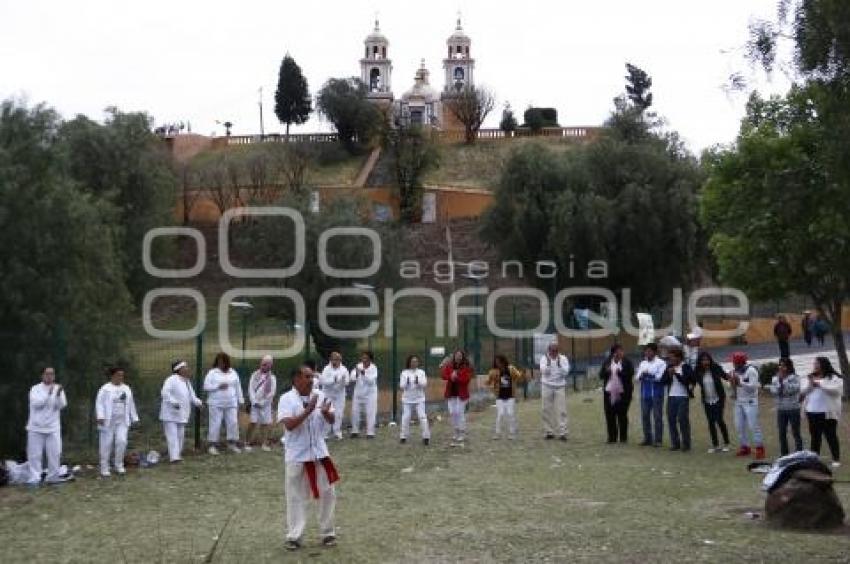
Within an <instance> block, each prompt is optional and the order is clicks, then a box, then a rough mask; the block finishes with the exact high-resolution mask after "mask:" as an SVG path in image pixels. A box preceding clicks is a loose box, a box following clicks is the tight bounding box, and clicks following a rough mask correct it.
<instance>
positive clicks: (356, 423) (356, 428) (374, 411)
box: [351, 391, 378, 436]
mask: <svg viewBox="0 0 850 564" xmlns="http://www.w3.org/2000/svg"><path fill="white" fill-rule="evenodd" d="M364 404H365V405H366V434H367V435H369V436H373V435H374V434H375V419H376V418H377V417H378V392H377V391H375V392H373V393H370V394H364V395H362V396H354V398H353V399H352V400H351V432H352V433H359V432H360V410H361V409H363V405H364Z"/></svg>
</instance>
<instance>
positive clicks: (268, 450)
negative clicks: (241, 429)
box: [260, 445, 272, 452]
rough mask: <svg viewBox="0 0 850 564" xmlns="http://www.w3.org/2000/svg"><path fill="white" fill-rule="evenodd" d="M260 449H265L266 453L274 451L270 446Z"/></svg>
mask: <svg viewBox="0 0 850 564" xmlns="http://www.w3.org/2000/svg"><path fill="white" fill-rule="evenodd" d="M260 448H261V449H263V451H265V452H271V451H272V447H270V446H269V445H263V446H261V447H260Z"/></svg>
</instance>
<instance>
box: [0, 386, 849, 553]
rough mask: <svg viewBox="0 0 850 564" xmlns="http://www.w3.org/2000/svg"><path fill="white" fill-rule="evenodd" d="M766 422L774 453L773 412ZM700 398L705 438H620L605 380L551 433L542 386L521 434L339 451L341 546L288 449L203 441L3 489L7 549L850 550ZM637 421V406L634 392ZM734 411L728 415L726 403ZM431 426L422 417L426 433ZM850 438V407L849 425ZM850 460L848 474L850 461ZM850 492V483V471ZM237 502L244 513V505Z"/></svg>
mask: <svg viewBox="0 0 850 564" xmlns="http://www.w3.org/2000/svg"><path fill="white" fill-rule="evenodd" d="M768 405H769V404H765V406H764V408H763V410H762V417H763V424H764V427H765V430H766V432H767V441H768V442H767V444H768V449H769V453H770V452H771V451H773V449H774V445H775V436H774V435H775V433H774V431H773V425H772V422H773V415H774V414H773V412H772V410H770V409H769V408H768ZM696 407H698V404H696V403H695V402H692V412H691V420H692V425H693V427H694V429H695V431H696V436H695V450H694V452H692V453H689V454H682V453H674V452H669V451H667V450H666V449H663V450H659V449H651V448H645V447H644V448H642V447H639V446H637V445H636V442H637V441H638V440H639V439H640V437H639V436H638V435H639V432H633V433H632V437H631V440H632V442H631V443H630V444H628V445H622V446H621V445H606V444H603V431H602V413H601V411H602V409H601V405H600V400H599V398H598V396H597V395H595V394H579V395H573V396H571V397H570V400H569V411H570V415H571V423H570V426H571V429H570V430H571V439H570V441H569V442H568V443H561V442H558V441H543V440H542V438H541V437H540V433H539V428H540V426H539V414H538V402H537V401H528V402H522V403H520V406H519V415H520V437H519V439H518V440H517V441H513V442H509V441H504V440H503V441H492V440H490V425H491V424H492V422H493V418H494V413H493V410H492V409H488V410H487V411H484V412H480V413H472V414H471V415H470V421H471V431H470V435H471V439H470V444H469V445H468V446H467V448H466V449H462V450H458V449H452V448H450V447H449V446H448V444H447V442H448V441H447V432H448V429H447V426H446V424H445V421H442V422H435V423H434V438H433V439H432V445H431V446H430V447H428V448H426V447H423V446H422V445H421V444H420V443H419V442H418V441H413V443H412V444H408V445H404V446H402V445H399V444H398V442H397V439H396V430H395V429H393V428H390V429H387V428H383V429H381V430H380V431H379V437H378V439H377V440H376V441H369V442H366V441H364V440H359V441H351V440H346V441H343V442H342V443H333V444H332V445H331V450H332V454H333V456H334V458H335V459H336V462H337V464H338V467H339V468H340V471H341V475H342V482H341V483H340V484H339V486H338V490H337V491H338V505H337V528H338V535H339V545H338V546H337V547H336V548H333V549H322V548H319V547H318V538H317V531H316V522H315V516H314V513H313V514H311V520H310V522H309V525H308V531H307V535H306V538H305V541H306V547H305V548H304V549H302V551H301V552H300V553H297V554H296V555H295V556H293V555H289V554H286V553H285V552H284V550H283V547H282V539H283V525H282V523H283V518H284V515H283V491H282V463H281V456H280V453H279V452H276V453H275V454H268V453H262V452H255V453H252V454H245V455H241V456H222V457H219V458H215V459H213V458H210V457H189V458H188V459H187V462H185V463H184V464H183V465H180V466H175V467H172V466H168V465H165V466H158V467H154V468H152V469H146V470H131V471H130V473H129V474H128V475H127V476H126V478H123V479H118V478H113V479H111V480H106V481H104V480H100V479H96V478H95V477H94V475H93V473H92V471H88V474H87V475H84V476H83V477H81V478H80V479H78V480H77V481H76V482H75V483H73V484H69V485H66V486H62V487H52V488H42V489H38V490H26V489H20V488H4V489H3V490H0V535H2V536H1V537H0V540H1V541H2V542H0V561H2V562H198V561H203V560H204V559H205V558H206V557H207V556H208V555H209V554H210V553H211V550H212V547H213V544H214V542H215V541H214V538H215V537H217V536H218V535H219V533H220V531H221V529H222V526H223V524H224V523H225V521H227V519H228V516H229V515H231V513H233V517H232V519H231V521H230V524H229V526H228V527H227V528H226V529H225V530H224V532H223V533H222V534H221V535H220V536H221V538H220V539H219V542H218V545H217V548H216V550H215V552H214V554H213V556H212V561H214V562H273V561H281V560H283V561H298V560H301V561H327V562H340V561H345V562H401V561H405V562H445V561H472V562H491V561H511V562H518V561H523V562H528V561H558V562H576V561H591V560H592V561H597V562H657V561H664V562H674V561H679V562H682V561H687V562H694V561H705V562H723V561H728V562H739V561H744V560H746V561H749V562H773V561H786V562H804V561H818V562H820V561H836V562H837V561H847V559H848V554H850V536H848V534H847V532H846V531H842V532H839V533H836V534H829V535H821V534H803V533H794V532H784V531H778V530H773V529H771V528H768V527H767V526H766V525H764V524H763V523H762V522H761V521H758V520H755V521H754V520H750V519H747V518H746V517H745V516H744V513H745V512H747V511H761V510H762V507H763V501H764V498H763V494H762V493H760V491H759V484H760V479H759V477H757V476H755V475H752V474H748V473H747V472H746V471H745V470H744V468H743V467H744V462H743V461H741V460H739V459H735V458H734V457H733V456H731V455H708V454H705V447H706V446H707V439H706V436H705V422H704V417H703V414H702V413H701V412H697V410H696ZM631 412H632V413H631V414H632V424H633V427H632V429H633V431H638V429H637V427H636V426H635V424H636V422H637V415H638V413H637V409H636V406H635V405H633V406H632V409H631ZM727 419H728V417H727ZM417 432H418V429H417V428H416V427H414V430H413V434H414V437H416V436H417ZM841 436H842V438H843V439H844V440H845V441H846V438H847V436H848V429H847V426H846V423H845V425H844V427H843V428H842V430H841ZM847 474H848V471H847V469H841V470H840V472H839V474H838V477H839V478H846V476H847ZM836 488H837V489H838V492H839V495H840V497H841V499H842V501H843V502H844V504H845V506H850V488H848V486H847V485H843V484H838V485H836ZM234 512H235V513H234Z"/></svg>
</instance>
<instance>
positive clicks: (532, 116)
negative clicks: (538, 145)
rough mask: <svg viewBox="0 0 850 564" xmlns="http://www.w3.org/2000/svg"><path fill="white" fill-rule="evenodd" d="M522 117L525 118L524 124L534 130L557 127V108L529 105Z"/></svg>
mask: <svg viewBox="0 0 850 564" xmlns="http://www.w3.org/2000/svg"><path fill="white" fill-rule="evenodd" d="M522 117H523V119H524V120H525V124H524V125H525V126H526V127H528V128H529V129H531V131H534V132H537V131H540V130H541V129H543V128H544V127H559V125H558V110H556V109H555V108H534V107H529V108H528V109H527V110H525V113H524V114H523V116H522Z"/></svg>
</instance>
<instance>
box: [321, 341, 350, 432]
mask: <svg viewBox="0 0 850 564" xmlns="http://www.w3.org/2000/svg"><path fill="white" fill-rule="evenodd" d="M328 358H329V359H330V363H329V364H328V365H327V366H325V368H324V369H323V370H322V374H321V376H319V384H321V388H322V391H323V392H324V393H325V397H327V398H328V399H329V400H331V403H333V405H334V413H336V417H335V418H334V424H333V426H332V427H328V429H327V432H326V433H325V438H328V436H329V435H330V433H331V431H333V434H334V436H335V437H336V439H337V440H338V441H341V440H342V416H343V414H344V413H345V387H346V386H347V385H348V369H347V368H346V367H345V366H343V365H342V355H341V354H339V353H338V352H337V351H334V352H332V353H331V354H330V356H329V357H328Z"/></svg>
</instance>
